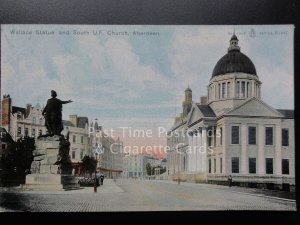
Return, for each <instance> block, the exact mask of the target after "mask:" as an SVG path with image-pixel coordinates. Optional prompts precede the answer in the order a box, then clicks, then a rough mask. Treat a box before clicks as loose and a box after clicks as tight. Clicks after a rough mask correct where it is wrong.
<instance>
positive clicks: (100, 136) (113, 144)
mask: <svg viewBox="0 0 300 225" xmlns="http://www.w3.org/2000/svg"><path fill="white" fill-rule="evenodd" d="M90 127H93V128H94V131H95V132H93V133H91V134H90V139H91V152H92V155H93V156H96V158H97V160H98V165H97V170H98V171H100V172H101V173H104V174H105V175H106V176H107V177H110V178H115V177H120V176H121V175H122V172H123V157H124V153H123V142H122V141H120V139H119V138H118V139H117V140H115V139H113V138H112V137H110V136H108V135H107V134H105V132H104V131H103V129H102V127H101V126H99V125H98V122H97V121H95V122H91V123H90Z"/></svg>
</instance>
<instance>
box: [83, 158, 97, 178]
mask: <svg viewBox="0 0 300 225" xmlns="http://www.w3.org/2000/svg"><path fill="white" fill-rule="evenodd" d="M96 167H97V159H95V158H94V157H90V156H88V155H86V156H84V157H83V159H82V169H83V171H85V172H88V173H89V174H90V176H92V173H93V172H95V170H96Z"/></svg>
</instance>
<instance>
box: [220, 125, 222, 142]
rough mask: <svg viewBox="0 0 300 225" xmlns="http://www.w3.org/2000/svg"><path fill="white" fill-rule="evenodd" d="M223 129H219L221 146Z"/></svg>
mask: <svg viewBox="0 0 300 225" xmlns="http://www.w3.org/2000/svg"><path fill="white" fill-rule="evenodd" d="M222 138H223V129H222V127H220V145H222Z"/></svg>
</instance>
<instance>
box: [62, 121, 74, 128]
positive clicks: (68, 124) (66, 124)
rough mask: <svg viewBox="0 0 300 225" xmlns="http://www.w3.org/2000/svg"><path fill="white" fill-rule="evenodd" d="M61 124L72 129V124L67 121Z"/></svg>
mask: <svg viewBox="0 0 300 225" xmlns="http://www.w3.org/2000/svg"><path fill="white" fill-rule="evenodd" d="M62 122H63V125H65V126H68V127H74V125H73V123H71V122H70V121H68V120H63V121H62Z"/></svg>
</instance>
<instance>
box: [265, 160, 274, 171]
mask: <svg viewBox="0 0 300 225" xmlns="http://www.w3.org/2000/svg"><path fill="white" fill-rule="evenodd" d="M266 174H273V159H272V158H266Z"/></svg>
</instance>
